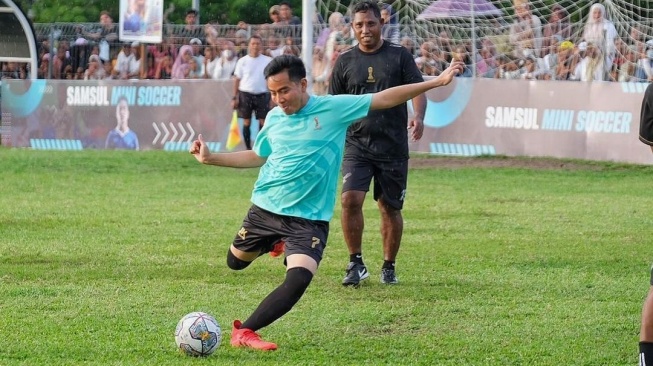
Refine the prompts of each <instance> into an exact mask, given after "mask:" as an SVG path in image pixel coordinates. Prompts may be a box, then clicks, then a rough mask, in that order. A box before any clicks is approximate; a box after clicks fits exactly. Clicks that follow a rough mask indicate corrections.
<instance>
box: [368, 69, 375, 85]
mask: <svg viewBox="0 0 653 366" xmlns="http://www.w3.org/2000/svg"><path fill="white" fill-rule="evenodd" d="M367 82H368V83H376V79H374V68H373V67H372V66H370V67H368V68H367Z"/></svg>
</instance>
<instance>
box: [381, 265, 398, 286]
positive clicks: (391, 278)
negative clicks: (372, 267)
mask: <svg viewBox="0 0 653 366" xmlns="http://www.w3.org/2000/svg"><path fill="white" fill-rule="evenodd" d="M381 283H387V284H390V285H394V284H397V283H399V280H398V279H397V275H395V270H394V269H390V268H383V269H381Z"/></svg>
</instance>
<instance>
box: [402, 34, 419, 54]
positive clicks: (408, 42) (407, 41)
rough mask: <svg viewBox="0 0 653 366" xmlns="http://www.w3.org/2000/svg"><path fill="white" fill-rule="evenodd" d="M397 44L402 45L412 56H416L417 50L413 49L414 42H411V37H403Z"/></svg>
mask: <svg viewBox="0 0 653 366" xmlns="http://www.w3.org/2000/svg"><path fill="white" fill-rule="evenodd" d="M399 44H400V45H401V46H403V47H404V48H405V49H407V50H408V52H410V54H411V55H413V57H416V56H417V50H416V49H415V42H413V39H412V38H410V37H403V38H401V40H400V41H399Z"/></svg>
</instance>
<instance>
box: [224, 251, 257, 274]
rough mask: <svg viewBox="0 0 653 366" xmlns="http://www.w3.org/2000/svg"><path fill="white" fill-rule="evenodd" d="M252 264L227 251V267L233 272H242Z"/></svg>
mask: <svg viewBox="0 0 653 366" xmlns="http://www.w3.org/2000/svg"><path fill="white" fill-rule="evenodd" d="M250 263H252V262H247V261H244V260H242V259H240V258H238V257H236V256H235V255H234V253H232V252H231V250H228V251H227V266H228V267H229V268H231V269H233V270H236V271H238V270H241V269H245V268H247V266H249V264H250Z"/></svg>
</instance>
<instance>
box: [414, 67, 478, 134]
mask: <svg viewBox="0 0 653 366" xmlns="http://www.w3.org/2000/svg"><path fill="white" fill-rule="evenodd" d="M454 83H455V85H454V89H453V91H452V92H451V94H450V95H449V96H448V97H447V98H446V99H445V100H443V101H440V102H435V101H432V100H430V99H427V101H426V103H427V104H426V113H425V115H424V125H425V126H428V127H433V128H442V127H445V126H448V125H450V124H452V123H453V122H454V121H455V120H456V119H457V118H458V117H460V115H461V114H462V113H463V111H464V110H465V108H466V107H467V104H468V103H469V101H470V99H471V98H472V91H473V89H474V79H472V78H456V79H455V80H454ZM409 104H410V103H409Z"/></svg>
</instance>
